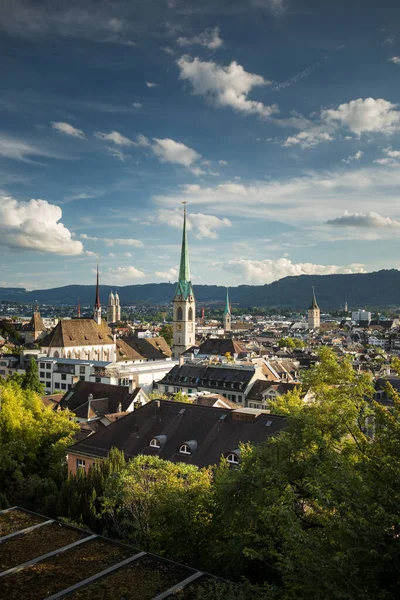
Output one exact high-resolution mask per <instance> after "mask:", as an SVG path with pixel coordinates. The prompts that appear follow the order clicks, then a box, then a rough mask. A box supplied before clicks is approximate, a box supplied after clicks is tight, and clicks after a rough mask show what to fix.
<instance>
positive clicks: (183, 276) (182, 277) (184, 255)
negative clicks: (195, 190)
mask: <svg viewBox="0 0 400 600" xmlns="http://www.w3.org/2000/svg"><path fill="white" fill-rule="evenodd" d="M188 250H189V249H188V241H187V233H186V204H185V207H184V209H183V234H182V250H181V264H180V267H179V281H181V282H188V281H190V267H189V251H188Z"/></svg>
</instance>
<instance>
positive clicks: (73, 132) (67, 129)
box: [51, 121, 86, 139]
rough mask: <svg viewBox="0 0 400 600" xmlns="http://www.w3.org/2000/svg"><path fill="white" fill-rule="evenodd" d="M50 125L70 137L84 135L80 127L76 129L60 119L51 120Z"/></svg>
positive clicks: (81, 136)
mask: <svg viewBox="0 0 400 600" xmlns="http://www.w3.org/2000/svg"><path fill="white" fill-rule="evenodd" d="M51 126H52V128H53V129H55V130H56V131H58V132H59V133H64V134H65V135H70V136H71V137H77V138H81V139H83V138H85V137H86V136H85V134H84V133H83V131H82V129H77V128H76V127H74V126H73V125H70V124H69V123H64V122H62V121H53V122H52V124H51Z"/></svg>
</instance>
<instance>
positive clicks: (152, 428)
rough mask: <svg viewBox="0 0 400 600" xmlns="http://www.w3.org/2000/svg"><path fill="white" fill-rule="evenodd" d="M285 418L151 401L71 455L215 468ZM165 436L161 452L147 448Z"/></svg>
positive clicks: (275, 429)
mask: <svg viewBox="0 0 400 600" xmlns="http://www.w3.org/2000/svg"><path fill="white" fill-rule="evenodd" d="M285 424H286V419H285V418H284V417H281V416H277V415H270V414H265V413H261V412H259V411H254V410H250V409H239V410H229V409H225V408H214V407H209V406H199V405H196V404H184V403H181V402H172V401H169V400H153V401H152V402H149V403H147V404H145V405H144V406H142V407H140V408H139V409H137V410H135V411H133V412H131V413H129V414H128V415H127V416H126V417H123V418H122V419H120V420H118V421H116V422H115V423H112V424H111V425H109V426H108V427H107V428H106V429H104V430H103V431H99V432H98V433H95V434H93V435H91V436H90V437H89V438H87V439H86V440H83V441H82V442H79V443H77V444H75V445H74V446H71V448H70V449H69V451H70V453H71V454H78V455H79V454H84V455H89V456H95V457H104V456H107V454H108V453H109V451H110V450H111V448H113V447H116V448H118V449H119V450H122V451H123V452H124V453H125V456H126V458H132V457H133V456H137V455H138V454H147V455H156V456H159V457H160V458H163V459H165V460H170V461H172V462H187V463H190V464H194V465H197V466H199V467H206V466H209V465H214V464H218V463H219V461H220V459H221V456H223V455H224V456H226V455H227V454H229V453H230V452H232V451H234V450H236V449H237V448H238V447H239V444H240V443H241V442H242V443H246V442H250V443H252V444H260V443H262V442H263V441H265V440H266V439H268V438H269V437H270V436H271V435H274V434H276V433H278V432H279V431H281V429H282V428H283V427H284V426H285ZM157 436H165V439H164V437H162V438H161V439H163V440H164V442H165V443H163V445H162V447H161V449H155V448H152V447H150V446H149V443H150V440H151V439H152V438H155V437H157ZM189 441H195V442H197V447H196V449H195V450H194V451H193V453H192V454H190V455H183V454H180V453H179V448H180V446H181V445H182V444H183V443H185V442H189Z"/></svg>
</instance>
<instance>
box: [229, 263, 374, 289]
mask: <svg viewBox="0 0 400 600" xmlns="http://www.w3.org/2000/svg"><path fill="white" fill-rule="evenodd" d="M218 266H221V267H223V268H224V269H225V270H226V271H229V272H231V273H234V274H235V275H238V276H240V277H243V278H244V280H245V281H246V282H247V283H251V284H259V285H260V284H263V283H271V282H272V281H276V280H277V279H282V277H288V276H297V275H331V274H333V273H354V272H356V273H360V272H363V271H364V269H363V265H350V266H349V267H339V266H336V265H319V264H314V263H293V262H292V261H291V260H289V259H288V258H284V257H282V258H278V259H275V260H272V259H264V260H246V259H238V260H230V261H228V262H226V263H218Z"/></svg>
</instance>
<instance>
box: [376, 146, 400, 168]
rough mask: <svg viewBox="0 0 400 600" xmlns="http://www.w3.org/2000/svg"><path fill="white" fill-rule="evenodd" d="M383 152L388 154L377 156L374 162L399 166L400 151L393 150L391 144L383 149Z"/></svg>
mask: <svg viewBox="0 0 400 600" xmlns="http://www.w3.org/2000/svg"><path fill="white" fill-rule="evenodd" d="M383 153H384V154H385V155H386V156H385V157H384V158H376V159H375V160H374V163H377V164H378V165H390V166H397V165H398V164H399V162H398V161H399V159H400V151H399V150H393V149H392V147H391V146H388V147H387V148H384V149H383Z"/></svg>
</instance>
